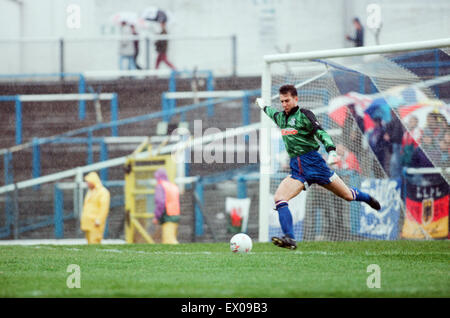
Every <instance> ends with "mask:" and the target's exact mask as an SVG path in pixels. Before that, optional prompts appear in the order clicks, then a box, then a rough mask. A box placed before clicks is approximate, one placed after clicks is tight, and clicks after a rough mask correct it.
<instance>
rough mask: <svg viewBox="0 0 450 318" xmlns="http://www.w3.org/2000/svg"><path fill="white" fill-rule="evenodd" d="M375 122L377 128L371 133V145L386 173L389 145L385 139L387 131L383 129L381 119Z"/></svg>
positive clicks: (376, 119)
mask: <svg viewBox="0 0 450 318" xmlns="http://www.w3.org/2000/svg"><path fill="white" fill-rule="evenodd" d="M373 121H374V124H375V127H374V128H373V130H372V131H371V132H370V133H369V145H370V147H371V148H372V150H373V152H374V153H375V156H376V157H377V159H378V161H379V163H380V164H381V166H382V167H383V169H384V170H385V171H386V162H385V149H386V147H387V143H386V141H385V140H384V138H383V136H384V134H385V133H386V130H385V128H384V127H383V124H382V120H381V118H375V119H374V120H373Z"/></svg>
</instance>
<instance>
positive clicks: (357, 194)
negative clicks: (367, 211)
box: [350, 188, 370, 203]
mask: <svg viewBox="0 0 450 318" xmlns="http://www.w3.org/2000/svg"><path fill="white" fill-rule="evenodd" d="M350 191H351V192H352V194H353V200H354V201H363V202H366V203H368V202H369V201H370V195H368V194H367V193H365V192H362V191H360V190H358V189H356V188H350Z"/></svg>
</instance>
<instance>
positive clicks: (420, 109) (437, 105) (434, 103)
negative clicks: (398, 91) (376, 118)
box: [398, 100, 450, 128]
mask: <svg viewBox="0 0 450 318" xmlns="http://www.w3.org/2000/svg"><path fill="white" fill-rule="evenodd" d="M432 112H435V113H440V114H442V115H443V116H444V117H445V118H446V119H447V122H450V105H446V104H444V103H443V102H441V101H439V100H429V101H427V102H424V103H420V104H414V105H406V106H400V107H399V108H398V113H399V115H400V118H401V119H402V121H403V122H405V123H406V122H408V120H409V118H410V117H411V116H415V117H416V118H417V119H418V120H419V124H418V125H419V127H421V128H424V127H425V126H426V123H427V116H428V114H429V113H432Z"/></svg>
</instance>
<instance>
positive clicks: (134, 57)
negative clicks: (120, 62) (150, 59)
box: [131, 24, 142, 70]
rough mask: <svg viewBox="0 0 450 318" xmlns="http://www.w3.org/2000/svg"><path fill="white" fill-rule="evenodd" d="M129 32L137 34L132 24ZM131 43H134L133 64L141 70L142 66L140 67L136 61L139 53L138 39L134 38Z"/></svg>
mask: <svg viewBox="0 0 450 318" xmlns="http://www.w3.org/2000/svg"><path fill="white" fill-rule="evenodd" d="M131 33H132V34H133V36H138V35H139V34H138V33H137V31H136V27H135V26H134V25H133V24H132V25H131ZM133 44H134V56H133V61H134V65H135V66H136V68H137V69H138V70H142V67H140V66H139V64H138V62H137V58H138V55H139V39H134V40H133Z"/></svg>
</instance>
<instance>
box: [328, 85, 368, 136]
mask: <svg viewBox="0 0 450 318" xmlns="http://www.w3.org/2000/svg"><path fill="white" fill-rule="evenodd" d="M371 102H372V99H371V98H369V97H368V96H366V95H363V94H358V93H355V92H349V93H347V94H345V95H341V96H337V97H335V98H333V99H331V100H330V103H329V104H328V115H329V116H330V118H331V119H333V120H334V121H335V122H336V123H337V124H338V125H339V126H341V127H343V126H344V123H345V120H346V119H347V115H348V111H347V109H348V106H349V105H351V104H353V105H355V111H356V113H357V114H358V115H360V116H361V117H364V110H365V109H366V107H367V106H368V105H369V104H370V103H371Z"/></svg>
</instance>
